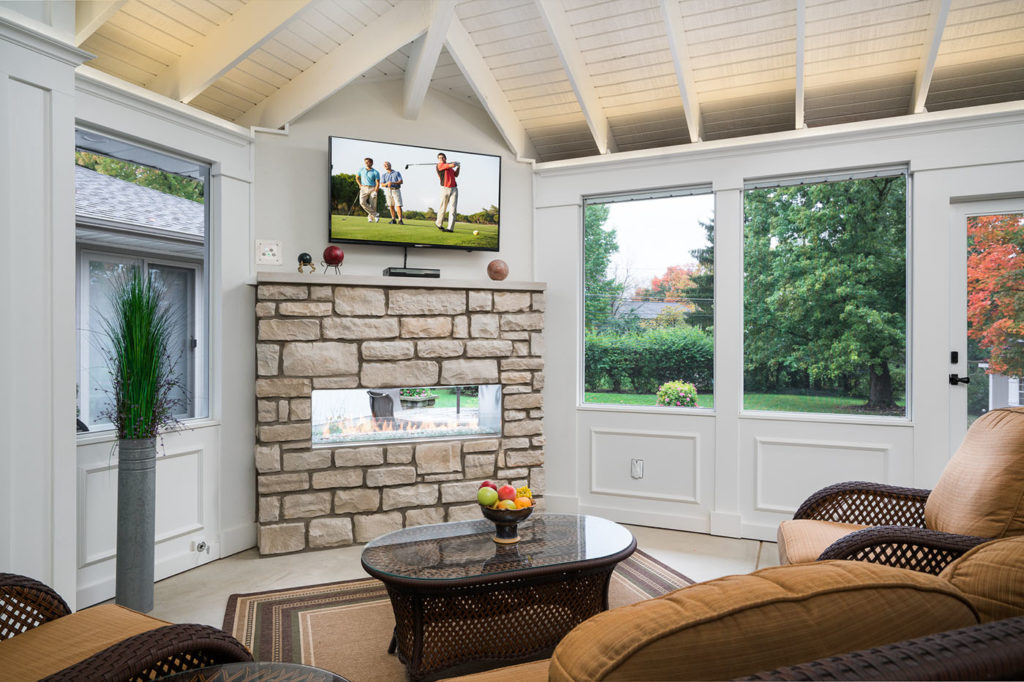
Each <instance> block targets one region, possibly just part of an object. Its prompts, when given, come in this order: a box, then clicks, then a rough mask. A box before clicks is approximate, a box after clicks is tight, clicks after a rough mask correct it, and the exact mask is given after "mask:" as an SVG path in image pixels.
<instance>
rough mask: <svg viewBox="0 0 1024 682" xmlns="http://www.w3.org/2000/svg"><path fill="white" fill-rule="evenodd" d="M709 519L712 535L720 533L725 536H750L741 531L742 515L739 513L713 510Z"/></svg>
mask: <svg viewBox="0 0 1024 682" xmlns="http://www.w3.org/2000/svg"><path fill="white" fill-rule="evenodd" d="M709 520H710V526H711V534H712V535H721V536H722V537H727V538H747V537H750V536H749V535H744V533H743V517H741V516H740V515H739V514H736V513H733V512H717V511H713V512H711V515H710V519H709Z"/></svg>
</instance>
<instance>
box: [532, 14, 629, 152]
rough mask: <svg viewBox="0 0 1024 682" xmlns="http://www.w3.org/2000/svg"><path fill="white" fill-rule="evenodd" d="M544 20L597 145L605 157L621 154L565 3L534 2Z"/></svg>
mask: <svg viewBox="0 0 1024 682" xmlns="http://www.w3.org/2000/svg"><path fill="white" fill-rule="evenodd" d="M534 1H535V3H536V5H537V9H538V10H539V12H540V17H541V19H542V20H543V21H544V25H545V26H546V27H547V29H548V34H549V35H550V36H551V40H552V42H553V43H554V44H555V50H556V51H557V52H558V57H559V58H560V59H561V60H562V66H564V67H565V74H566V75H567V76H568V77H569V83H570V84H571V85H572V89H573V92H575V93H576V100H577V101H578V102H579V105H580V108H581V109H582V110H583V117H584V118H586V119H587V125H588V126H590V133H591V135H593V136H594V142H595V143H597V150H598V151H599V152H601V153H602V154H608V153H610V152H616V151H618V147H617V146H616V145H615V138H613V137H612V131H611V128H610V126H609V125H608V119H607V118H606V117H605V115H604V111H603V110H602V108H601V102H600V99H599V98H598V96H597V90H596V89H595V88H594V84H593V82H592V80H591V78H590V73H589V72H588V71H587V63H586V62H585V61H584V60H583V54H582V53H581V52H580V48H579V46H578V45H577V44H576V37H575V36H574V35H573V32H572V25H570V24H569V17H568V16H566V14H565V7H564V6H563V5H562V0H534Z"/></svg>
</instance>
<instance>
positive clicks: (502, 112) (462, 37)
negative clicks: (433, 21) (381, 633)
mask: <svg viewBox="0 0 1024 682" xmlns="http://www.w3.org/2000/svg"><path fill="white" fill-rule="evenodd" d="M445 44H446V45H447V46H448V53H449V54H450V55H451V56H452V60H453V61H454V62H455V65H456V66H458V67H459V70H460V71H462V75H463V76H465V77H466V80H467V81H469V86H470V87H471V88H472V89H473V92H474V93H475V94H476V96H477V99H479V100H480V103H481V104H482V105H483V107H484V109H485V110H486V111H487V114H488V115H489V116H490V117H491V121H493V122H494V126H495V127H496V128H497V129H498V133H500V134H501V137H502V138H503V139H504V140H505V144H507V145H508V147H509V149H511V150H512V151H513V152H514V153H515V155H516V158H517V159H518V160H520V161H533V160H534V159H536V158H537V151H536V149H535V148H534V146H533V142H532V141H531V140H530V136H529V135H528V134H527V132H526V128H524V127H523V124H522V121H520V120H519V116H518V115H516V112H515V110H514V109H513V108H512V105H511V104H509V101H508V98H507V97H506V96H505V93H504V91H502V89H501V86H500V85H498V81H497V80H496V79H495V78H494V74H492V73H491V69H490V68H489V67H488V66H487V62H486V61H485V60H484V58H483V56H482V55H481V54H480V50H479V49H478V48H477V46H476V43H474V42H473V39H472V38H471V37H470V35H469V32H468V31H467V30H466V29H465V27H464V26H463V25H462V22H461V21H459V19H458V17H452V20H451V24H450V25H449V26H448V37H447V39H446V43H445Z"/></svg>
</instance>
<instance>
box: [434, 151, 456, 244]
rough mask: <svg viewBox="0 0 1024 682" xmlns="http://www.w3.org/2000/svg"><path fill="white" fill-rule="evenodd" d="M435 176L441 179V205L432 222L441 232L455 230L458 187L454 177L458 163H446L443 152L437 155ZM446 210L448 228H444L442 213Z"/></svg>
mask: <svg viewBox="0 0 1024 682" xmlns="http://www.w3.org/2000/svg"><path fill="white" fill-rule="evenodd" d="M437 177H438V179H439V180H440V181H441V207H440V208H439V209H437V220H436V221H435V222H434V224H435V225H437V229H439V230H441V231H442V232H454V231H455V210H456V207H457V206H458V204H459V187H458V185H457V184H456V182H455V178H457V177H459V163H458V162H457V161H456V162H455V163H448V157H447V156H445V155H444V154H443V153H441V154H438V155H437ZM445 211H447V212H448V229H447V230H446V229H444V214H445Z"/></svg>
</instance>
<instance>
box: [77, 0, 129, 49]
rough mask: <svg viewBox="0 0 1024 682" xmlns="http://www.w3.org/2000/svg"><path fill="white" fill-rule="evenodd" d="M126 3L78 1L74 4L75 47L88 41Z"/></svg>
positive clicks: (106, 0) (115, 0) (122, 1)
mask: <svg viewBox="0 0 1024 682" xmlns="http://www.w3.org/2000/svg"><path fill="white" fill-rule="evenodd" d="M126 2H128V0H78V1H77V2H76V3H75V46H76V47H78V46H79V45H81V44H82V43H84V42H85V41H86V40H88V39H89V36H91V35H92V34H93V33H95V32H96V31H97V30H98V29H99V27H100V26H102V25H103V24H105V23H107V20H108V19H110V17H112V16H114V15H115V14H117V11H118V10H119V9H121V8H122V7H124V4H125V3H126Z"/></svg>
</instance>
